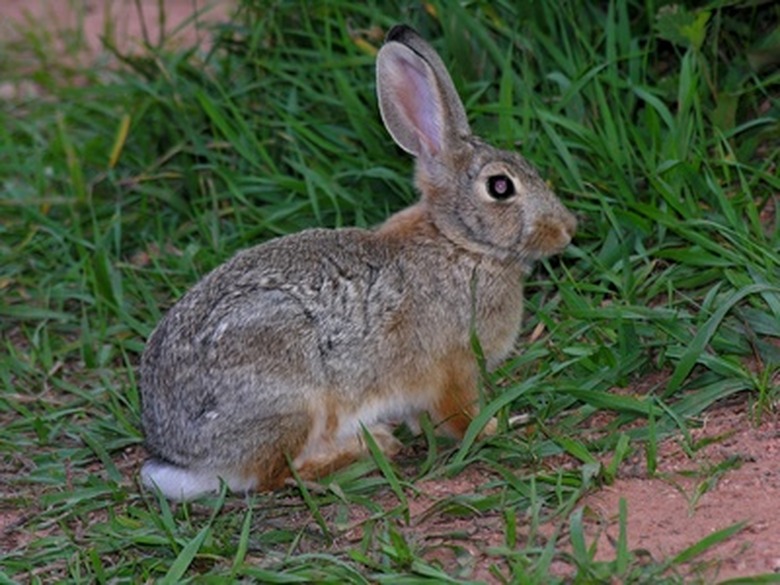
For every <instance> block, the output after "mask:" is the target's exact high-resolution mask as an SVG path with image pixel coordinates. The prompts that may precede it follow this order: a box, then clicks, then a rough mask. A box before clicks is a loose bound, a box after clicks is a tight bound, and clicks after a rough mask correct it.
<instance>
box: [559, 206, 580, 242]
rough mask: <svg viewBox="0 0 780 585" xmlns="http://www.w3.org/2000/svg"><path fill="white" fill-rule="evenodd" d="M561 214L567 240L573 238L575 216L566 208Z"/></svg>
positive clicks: (575, 224)
mask: <svg viewBox="0 0 780 585" xmlns="http://www.w3.org/2000/svg"><path fill="white" fill-rule="evenodd" d="M564 211H565V213H564V214H563V226H562V229H563V231H564V233H565V234H566V235H567V236H569V241H571V240H572V238H574V234H576V233H577V218H576V217H575V215H574V214H573V213H571V212H570V211H569V210H568V209H566V210H564Z"/></svg>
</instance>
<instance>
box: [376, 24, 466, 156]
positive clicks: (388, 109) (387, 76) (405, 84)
mask: <svg viewBox="0 0 780 585" xmlns="http://www.w3.org/2000/svg"><path fill="white" fill-rule="evenodd" d="M376 77H377V94H378V98H379V111H380V113H381V115H382V121H383V122H384V124H385V127H386V128H387V130H388V131H389V132H390V135H391V136H392V137H393V140H395V141H396V143H397V144H398V145H399V146H400V147H401V148H403V149H404V150H405V151H406V152H408V153H410V154H412V155H414V156H417V157H419V156H423V157H433V158H436V157H438V156H439V155H440V154H441V153H442V152H443V151H445V150H447V149H448V147H449V146H451V145H452V144H453V143H454V142H456V141H457V139H458V138H459V137H463V136H468V135H469V134H471V130H470V128H469V124H468V120H467V118H466V111H465V110H464V108H463V104H462V103H461V101H460V98H459V97H458V94H457V92H456V91H455V86H454V85H453V83H452V79H451V78H450V76H449V74H448V73H447V70H446V68H445V67H444V63H443V62H442V60H441V58H440V57H439V56H438V55H437V54H436V52H435V51H434V50H433V49H432V48H431V47H430V46H429V45H428V44H427V43H426V42H425V41H424V40H423V39H422V38H421V37H420V36H419V35H418V34H417V33H416V32H414V30H412V29H411V28H409V27H408V26H404V25H399V26H395V27H393V28H392V29H391V30H390V32H389V33H388V34H387V40H386V42H385V44H384V45H383V46H382V48H381V49H380V51H379V54H378V55H377V61H376Z"/></svg>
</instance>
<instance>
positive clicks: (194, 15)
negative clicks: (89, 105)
mask: <svg viewBox="0 0 780 585" xmlns="http://www.w3.org/2000/svg"><path fill="white" fill-rule="evenodd" d="M161 4H162V5H164V9H163V10H160V5H161ZM234 6H235V2H233V1H232V0H165V2H160V1H159V0H140V1H136V0H113V1H111V0H108V1H107V0H84V1H82V2H69V1H67V0H3V6H2V10H1V12H2V23H3V24H2V25H0V35H3V36H4V37H7V36H8V35H13V34H16V32H17V31H18V30H19V28H20V25H21V28H22V29H25V28H26V29H27V30H29V31H31V32H33V33H42V34H46V33H48V34H52V35H53V40H56V39H57V38H58V37H59V34H63V37H61V38H60V42H67V40H68V39H70V40H71V41H72V42H75V43H82V44H83V45H84V47H85V48H86V49H87V50H89V51H91V52H92V53H93V54H94V53H97V52H99V51H100V50H101V48H102V44H103V43H102V40H101V39H102V38H107V39H109V40H110V41H111V42H112V43H114V44H115V45H116V48H117V49H119V50H120V51H122V52H127V51H133V50H134V49H135V48H137V47H140V46H142V43H144V42H146V43H148V44H150V45H152V46H159V45H161V44H167V45H168V46H169V47H175V46H177V45H178V46H191V45H193V44H195V43H201V44H202V43H208V42H209V36H208V34H206V33H205V32H204V30H203V27H204V25H207V24H208V23H213V22H218V21H224V20H225V17H226V16H227V15H228V13H229V12H230V10H232V9H233V8H234Z"/></svg>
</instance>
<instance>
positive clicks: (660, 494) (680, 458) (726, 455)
mask: <svg viewBox="0 0 780 585" xmlns="http://www.w3.org/2000/svg"><path fill="white" fill-rule="evenodd" d="M749 410H750V409H749V407H748V406H747V405H746V404H745V401H744V400H741V401H738V402H735V401H730V402H729V403H727V404H724V405H721V406H718V407H717V408H713V409H711V410H710V411H708V412H706V413H705V414H704V415H703V416H702V426H701V427H700V428H698V429H694V430H691V432H690V434H691V438H692V444H693V445H702V446H701V448H699V449H697V450H696V451H695V452H694V453H687V452H686V449H684V448H683V445H684V443H683V441H682V440H681V439H679V438H677V439H672V440H667V441H665V442H663V443H662V444H661V445H660V446H659V450H658V469H657V471H656V474H655V476H654V477H653V478H650V477H648V475H647V472H646V469H645V467H644V462H642V463H637V464H631V463H629V464H628V465H625V466H624V467H623V469H622V471H621V473H620V474H619V476H618V478H617V480H616V481H615V482H614V483H613V485H611V486H609V487H606V488H604V489H602V490H601V491H599V492H598V493H595V494H593V495H591V496H589V497H587V498H586V499H585V501H584V502H583V504H584V505H586V506H587V507H588V508H589V509H590V511H592V512H593V515H592V518H593V524H592V528H593V534H597V535H598V540H599V547H598V548H599V554H598V557H597V558H609V557H614V553H615V547H614V545H613V543H615V542H617V537H618V522H617V518H618V506H619V501H620V499H621V498H623V499H625V500H626V503H627V506H628V522H627V528H628V530H627V532H628V543H629V548H630V549H632V550H637V549H643V550H645V551H647V552H648V553H649V554H650V555H651V556H652V557H653V558H654V559H657V560H660V559H666V558H668V557H670V556H673V555H676V554H678V553H680V552H681V551H683V550H684V549H685V548H687V547H689V546H691V545H693V544H695V543H697V542H699V541H700V540H701V539H703V538H705V537H706V536H708V535H710V534H712V533H714V532H716V531H718V530H722V529H724V528H727V527H728V526H731V525H732V524H735V523H738V522H744V523H745V524H744V528H743V529H742V530H741V531H740V532H738V533H737V534H735V535H733V536H732V537H731V538H729V539H728V540H727V541H725V542H723V543H721V544H720V545H717V546H716V547H714V548H713V549H711V550H710V551H708V552H707V553H705V554H704V555H703V556H702V557H700V558H698V559H697V561H701V560H710V561H712V562H711V563H710V566H709V567H708V569H707V571H706V574H708V575H709V579H712V580H714V579H715V578H717V579H727V578H733V577H739V576H747V575H756V574H759V573H778V572H780V420H779V418H778V415H777V414H773V415H764V416H763V420H762V422H761V423H760V424H758V425H756V424H755V423H754V421H752V420H751V413H750V412H749ZM642 459H644V457H642ZM709 579H708V580H709Z"/></svg>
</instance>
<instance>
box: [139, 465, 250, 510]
mask: <svg viewBox="0 0 780 585" xmlns="http://www.w3.org/2000/svg"><path fill="white" fill-rule="evenodd" d="M220 479H222V481H224V482H225V483H226V484H227V486H228V488H230V490H231V491H234V492H240V491H247V490H251V489H252V488H253V487H255V486H254V481H253V480H247V479H244V478H241V477H239V476H237V475H236V474H234V473H223V472H218V471H216V470H213V469H187V468H184V467H178V466H176V465H173V464H171V463H164V462H162V461H157V460H156V459H149V460H148V461H146V463H144V465H143V467H142V468H141V482H142V483H143V484H144V486H145V487H147V488H148V489H151V490H154V489H159V490H160V492H162V494H163V495H164V496H165V497H166V498H168V499H170V500H177V501H183V500H193V499H195V498H198V497H200V496H205V495H208V494H215V493H217V492H218V491H219V487H220Z"/></svg>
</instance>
